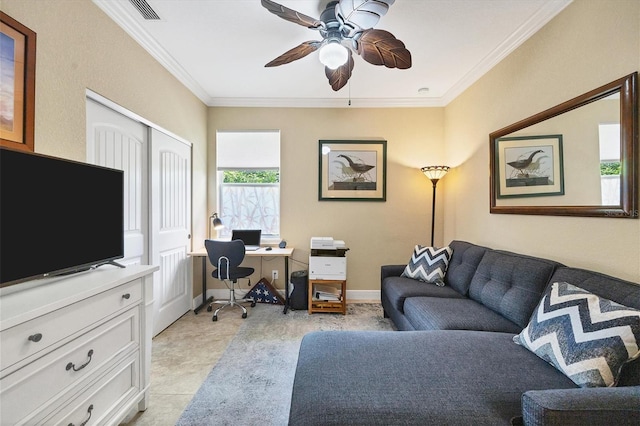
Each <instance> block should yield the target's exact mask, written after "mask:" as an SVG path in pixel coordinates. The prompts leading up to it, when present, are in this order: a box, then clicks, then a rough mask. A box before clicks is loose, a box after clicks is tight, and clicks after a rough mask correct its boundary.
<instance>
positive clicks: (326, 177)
mask: <svg viewBox="0 0 640 426" xmlns="http://www.w3.org/2000/svg"><path fill="white" fill-rule="evenodd" d="M319 142H320V143H319V151H318V156H319V165H318V200H319V201H386V199H387V182H386V180H387V141H384V140H321V141H319Z"/></svg>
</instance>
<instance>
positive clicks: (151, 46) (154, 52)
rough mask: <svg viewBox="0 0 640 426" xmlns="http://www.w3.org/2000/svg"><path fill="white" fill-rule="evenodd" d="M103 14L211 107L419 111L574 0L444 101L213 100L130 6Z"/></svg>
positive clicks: (113, 4)
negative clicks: (133, 13) (148, 29)
mask: <svg viewBox="0 0 640 426" xmlns="http://www.w3.org/2000/svg"><path fill="white" fill-rule="evenodd" d="M92 1H93V3H94V4H96V5H97V6H98V7H99V8H100V9H101V10H102V11H103V12H105V13H106V14H107V15H108V16H109V17H110V18H111V19H112V20H113V21H115V22H116V23H117V24H118V25H119V26H120V27H121V28H122V29H124V30H125V32H127V34H129V35H130V36H131V37H132V38H133V39H134V40H135V41H136V42H138V44H140V45H141V46H142V47H143V48H144V49H145V50H146V51H147V52H149V54H150V55H151V56H153V57H154V58H155V59H156V60H157V61H158V62H159V63H160V64H161V65H162V66H163V67H164V68H166V69H167V70H168V71H169V72H170V73H171V74H172V75H173V76H174V77H176V78H177V79H178V81H180V82H181V83H182V84H183V85H184V86H185V87H186V88H187V89H188V90H190V91H191V92H192V93H193V94H194V95H195V96H196V97H198V98H199V99H200V100H201V101H202V102H203V103H205V104H206V105H207V106H210V107H249V108H251V107H256V108H257V107H270V108H278V107H280V108H419V107H444V106H447V105H448V104H449V103H450V102H451V101H453V100H454V99H455V98H456V97H458V96H459V95H460V94H462V93H463V92H464V91H465V90H467V89H468V88H469V87H470V86H471V85H472V84H473V83H475V82H476V81H478V80H479V79H480V78H481V77H482V76H483V75H484V74H486V73H487V72H488V71H489V70H491V69H492V68H493V67H494V66H496V65H497V64H498V63H499V62H500V61H502V60H503V59H504V58H505V57H507V56H508V55H509V54H510V53H512V52H513V51H514V50H515V49H517V48H518V47H519V46H520V45H522V44H523V43H524V42H525V41H526V40H527V39H529V38H530V37H531V36H532V35H533V34H535V33H536V32H537V31H538V30H540V29H541V28H542V27H543V26H544V25H546V24H547V23H548V22H549V21H550V20H551V19H553V18H554V17H555V16H556V15H557V14H558V13H560V12H561V11H562V10H563V9H564V8H566V7H567V6H568V5H569V4H571V3H572V2H573V0H556V1H552V2H549V3H545V4H544V5H543V6H542V7H541V8H540V10H538V11H537V12H536V14H535V15H533V16H532V17H531V18H530V19H529V20H528V21H527V22H526V23H524V24H523V25H521V26H520V28H518V29H517V30H516V31H515V32H514V33H513V34H511V36H510V37H508V38H507V39H506V40H505V41H504V42H503V43H501V44H500V45H499V46H498V47H496V48H495V49H494V50H493V51H492V52H491V53H489V54H488V55H487V56H485V57H484V58H483V59H482V60H481V61H480V62H479V63H478V64H477V65H476V66H475V67H474V68H473V69H472V70H470V71H469V72H468V73H467V74H465V75H464V76H463V77H462V78H461V79H460V80H458V81H457V82H456V83H455V84H454V85H453V86H452V87H451V88H450V89H449V90H448V91H447V92H446V93H445V94H444V95H443V96H441V97H424V98H385V99H381V98H380V99H353V98H352V99H351V101H350V103H349V99H348V98H215V97H212V96H210V94H208V93H207V92H206V91H205V90H204V89H203V88H202V86H200V85H199V84H198V82H197V81H196V80H194V79H193V77H191V75H190V74H189V73H188V72H187V71H186V70H185V69H184V68H183V67H182V66H181V65H180V64H179V63H178V62H177V61H176V60H175V59H174V58H173V57H172V56H171V55H170V54H169V53H168V52H167V51H166V50H165V49H164V48H163V47H162V46H161V45H159V44H158V43H157V42H156V41H155V40H154V39H153V38H152V37H151V36H150V35H149V34H148V33H147V32H146V31H145V30H144V29H143V28H142V26H141V25H140V24H139V23H138V22H137V21H136V20H135V19H134V18H133V17H132V15H131V13H130V12H129V11H127V9H126V8H127V7H128V2H121V1H114V0H92Z"/></svg>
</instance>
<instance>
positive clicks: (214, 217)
mask: <svg viewBox="0 0 640 426" xmlns="http://www.w3.org/2000/svg"><path fill="white" fill-rule="evenodd" d="M212 225H213V229H215V230H216V231H218V230H220V229H222V228H224V225H223V224H222V220H220V218H219V217H218V213H213V214H211V216H209V239H211V227H212Z"/></svg>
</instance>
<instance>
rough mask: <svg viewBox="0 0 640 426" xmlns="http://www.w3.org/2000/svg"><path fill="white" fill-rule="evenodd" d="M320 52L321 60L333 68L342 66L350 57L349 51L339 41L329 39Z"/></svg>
mask: <svg viewBox="0 0 640 426" xmlns="http://www.w3.org/2000/svg"><path fill="white" fill-rule="evenodd" d="M318 53H319V56H320V62H322V64H323V65H325V66H326V67H328V68H330V69H332V70H335V69H336V68H339V67H341V66H342V65H344V64H345V63H347V60H348V59H349V51H348V50H347V48H346V47H344V46H343V45H341V44H340V42H338V41H329V42H328V43H327V44H325V45H324V46H322V47H321V48H320V51H319V52H318Z"/></svg>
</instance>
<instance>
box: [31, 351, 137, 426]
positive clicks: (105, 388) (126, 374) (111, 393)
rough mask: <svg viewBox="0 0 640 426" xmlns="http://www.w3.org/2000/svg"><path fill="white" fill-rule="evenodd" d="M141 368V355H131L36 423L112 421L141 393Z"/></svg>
mask: <svg viewBox="0 0 640 426" xmlns="http://www.w3.org/2000/svg"><path fill="white" fill-rule="evenodd" d="M139 368H140V367H139V365H138V357H137V356H130V357H128V358H127V359H126V360H124V361H123V362H121V363H120V364H118V365H117V366H116V368H114V369H112V370H109V371H108V372H107V373H106V374H105V375H103V376H102V377H101V378H100V380H98V381H96V382H95V383H94V384H93V385H92V386H91V387H89V389H86V390H84V391H83V392H81V393H80V394H79V395H78V396H77V397H76V398H75V399H74V400H73V401H71V402H70V403H69V404H67V405H66V406H65V407H64V408H63V409H62V410H60V411H58V412H56V413H53V414H52V415H51V416H49V417H47V418H46V419H44V420H43V421H41V422H40V421H39V422H37V423H36V424H42V425H47V426H48V425H64V426H67V425H74V426H80V425H81V424H83V422H85V421H86V424H87V425H98V424H107V423H109V419H110V418H111V417H112V415H113V413H114V412H118V411H119V410H120V409H121V407H123V406H125V405H126V404H127V403H128V402H129V401H131V398H134V397H135V396H136V395H137V394H138V392H139V390H140V384H139V382H138V375H137V372H138V371H139ZM87 420H88V421H87Z"/></svg>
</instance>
